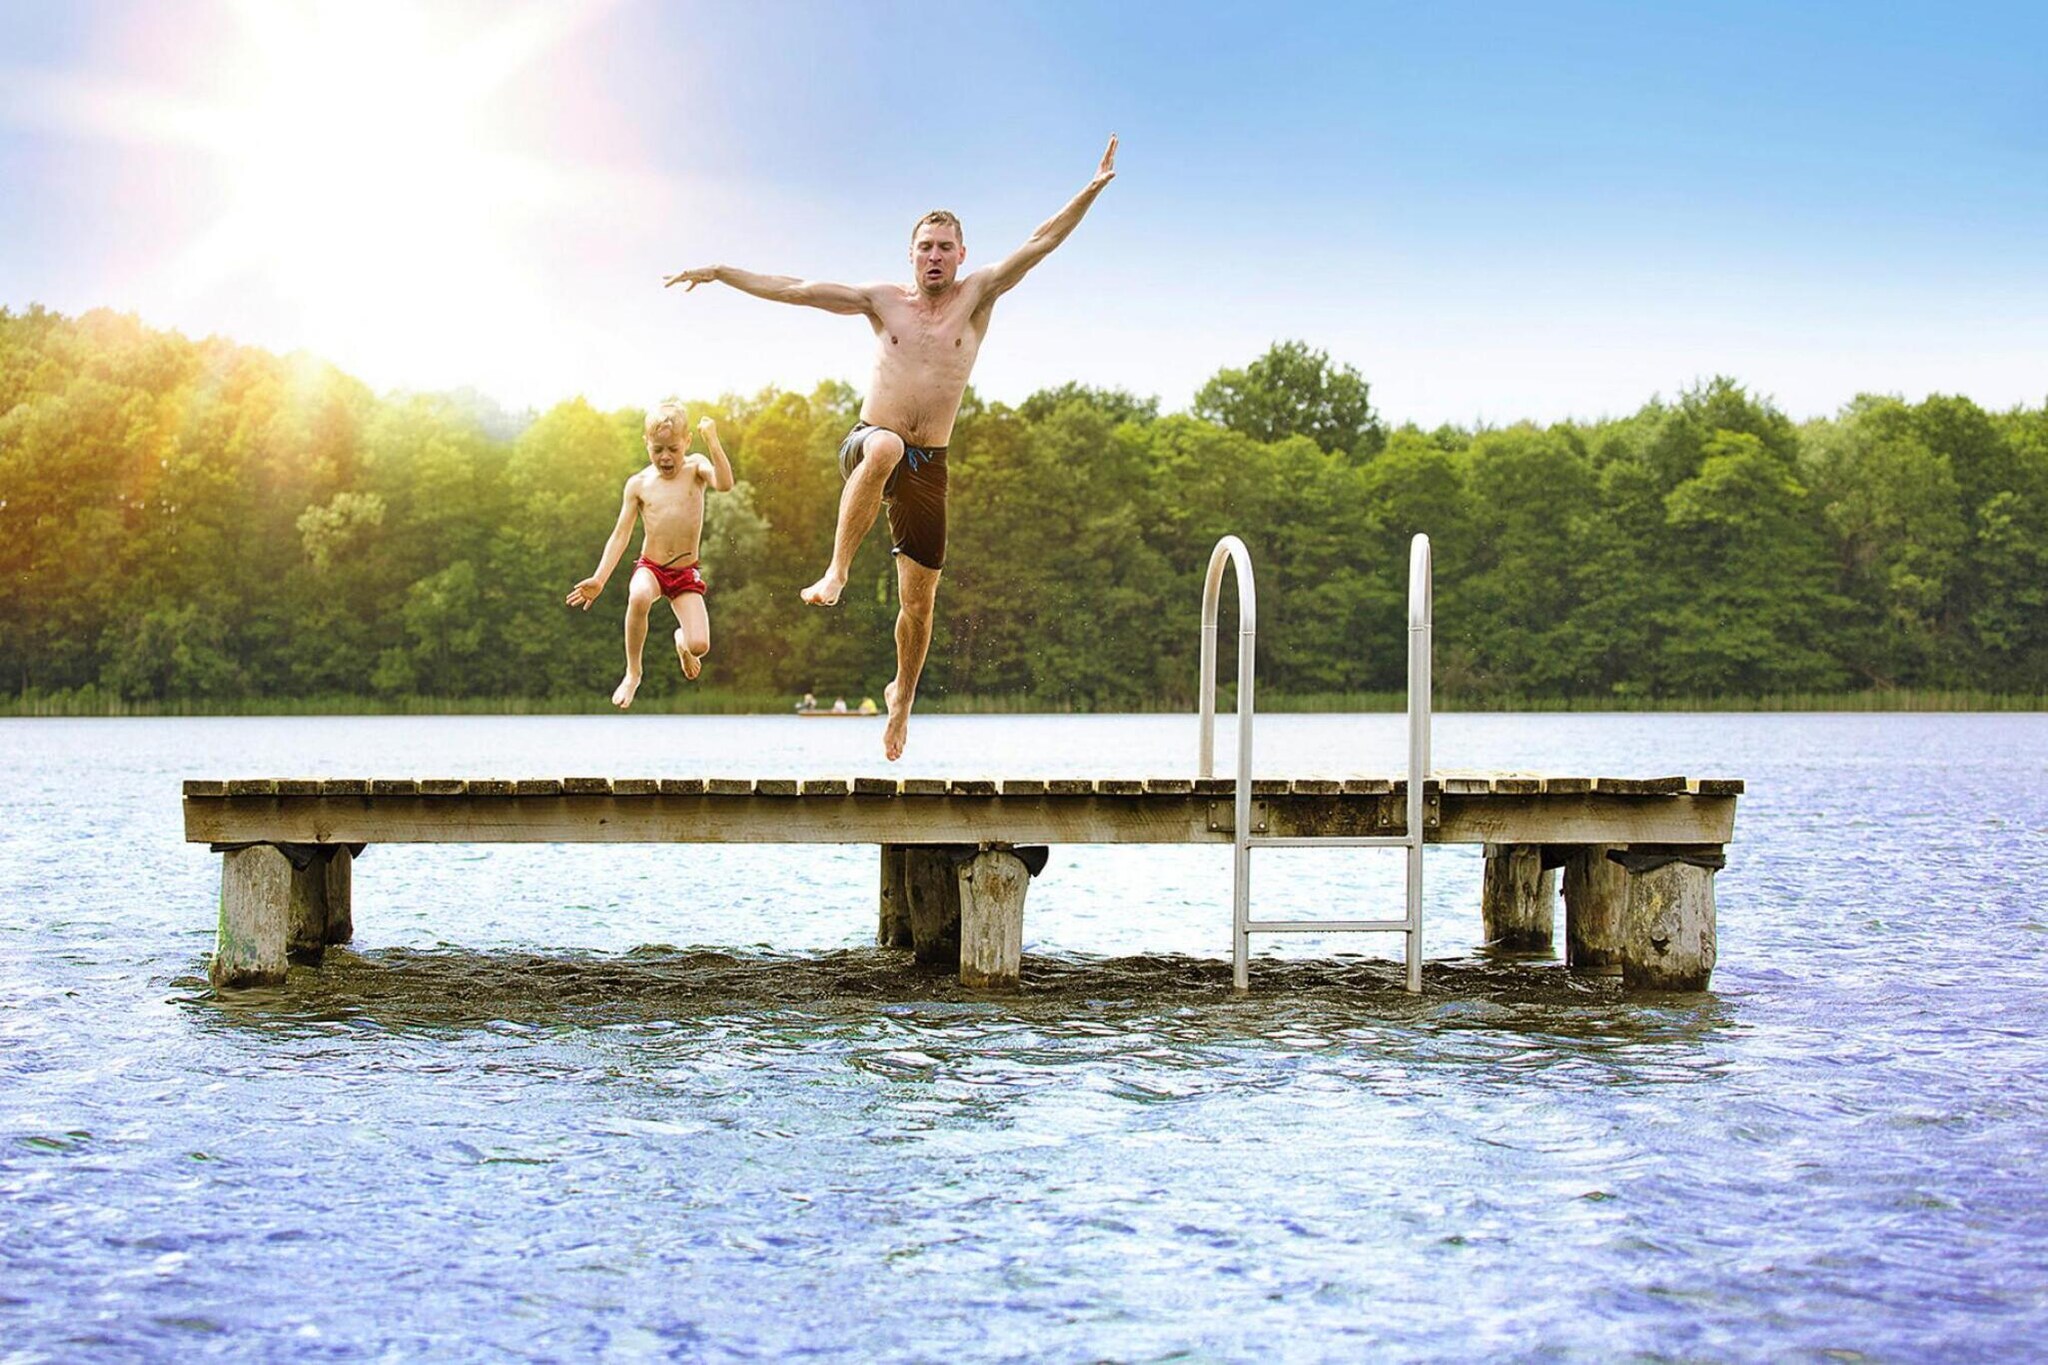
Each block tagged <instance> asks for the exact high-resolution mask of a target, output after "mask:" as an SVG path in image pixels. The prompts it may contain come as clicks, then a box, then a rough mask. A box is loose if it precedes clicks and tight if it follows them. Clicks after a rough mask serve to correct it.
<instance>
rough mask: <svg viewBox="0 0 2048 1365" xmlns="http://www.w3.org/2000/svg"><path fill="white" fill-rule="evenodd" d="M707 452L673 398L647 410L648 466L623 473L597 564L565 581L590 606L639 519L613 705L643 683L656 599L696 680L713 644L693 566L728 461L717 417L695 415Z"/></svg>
mask: <svg viewBox="0 0 2048 1365" xmlns="http://www.w3.org/2000/svg"><path fill="white" fill-rule="evenodd" d="M697 431H698V433H699V434H700V435H702V436H703V438H704V445H705V448H706V449H707V450H709V451H710V454H708V455H695V454H690V453H688V452H689V446H690V418H689V414H688V413H686V412H685V411H684V410H683V405H682V404H681V403H679V402H677V401H676V400H675V399H673V398H669V399H664V400H663V401H662V403H661V404H660V406H658V407H656V408H655V409H654V410H653V411H652V412H650V413H648V414H647V423H646V427H645V431H644V435H645V438H646V441H647V468H645V469H643V470H641V471H639V472H638V473H637V474H635V475H633V477H631V478H629V479H627V480H626V494H625V497H624V499H623V500H622V501H621V502H620V504H619V520H618V524H617V525H616V526H614V527H612V534H611V539H609V540H607V541H606V542H605V543H604V554H603V555H602V556H600V557H599V559H598V561H597V572H596V573H593V574H592V575H591V576H590V577H588V578H586V579H584V580H583V581H582V582H581V583H578V584H577V585H576V586H575V587H573V588H571V589H569V596H568V598H567V602H568V604H569V605H570V606H572V607H581V608H582V609H583V610H585V611H589V610H590V604H591V603H592V602H595V601H596V600H597V595H598V594H599V593H601V592H603V591H604V585H605V583H606V582H608V581H609V580H610V578H611V576H612V570H614V569H616V568H617V567H618V566H619V558H620V556H622V555H624V554H625V552H626V542H627V541H628V540H630V539H631V538H632V535H633V523H634V521H635V520H638V521H639V522H640V524H641V527H642V529H643V532H644V534H643V535H642V537H641V541H640V558H639V559H637V560H635V561H634V562H633V579H632V583H631V584H630V585H629V586H628V587H627V589H626V676H625V677H624V678H623V679H621V680H620V682H619V685H618V687H616V688H615V689H613V691H612V705H614V706H616V707H618V708H619V709H620V710H621V711H623V710H625V709H626V708H627V707H629V706H631V705H632V704H633V697H634V694H635V693H637V692H638V691H639V690H640V652H641V646H642V645H644V644H645V643H646V642H647V613H648V612H649V611H650V610H651V609H652V608H653V606H654V599H655V598H657V597H666V598H667V599H668V604H669V607H670V608H671V609H672V610H673V611H674V612H675V614H676V634H675V642H676V659H677V662H679V663H680V664H681V665H682V669H683V676H684V677H685V678H688V679H691V680H695V678H696V677H697V675H698V674H699V673H701V672H703V671H704V656H705V655H706V654H709V653H710V652H711V618H710V615H709V613H707V612H706V611H705V609H704V594H705V591H706V588H707V585H706V584H705V582H704V575H703V573H702V572H701V571H700V570H699V569H698V567H697V555H698V550H699V548H700V542H701V541H702V539H703V535H704V491H705V490H706V489H707V488H708V489H710V490H711V491H712V492H714V493H729V492H731V491H732V483H733V479H732V462H731V461H730V460H728V459H727V458H726V455H725V447H724V446H723V445H721V444H719V441H718V424H717V423H716V422H714V421H712V420H711V419H710V418H709V417H706V418H704V419H703V420H702V421H700V422H698V423H697Z"/></svg>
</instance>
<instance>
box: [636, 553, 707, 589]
mask: <svg viewBox="0 0 2048 1365" xmlns="http://www.w3.org/2000/svg"><path fill="white" fill-rule="evenodd" d="M633 567H634V568H636V569H646V570H647V571H648V572H650V573H652V574H653V575H654V581H655V582H657V583H659V584H660V585H661V595H662V596H663V597H668V598H676V597H681V596H682V595H683V594H684V593H686V592H693V593H696V594H697V596H699V597H702V596H703V595H704V588H705V584H704V575H703V574H701V573H698V572H697V566H696V565H695V564H685V565H683V566H682V567H681V568H679V569H665V568H663V567H662V566H661V565H659V564H657V563H655V562H654V561H653V560H651V559H649V558H648V557H647V556H646V555H641V556H640V557H639V558H638V559H636V560H634V561H633Z"/></svg>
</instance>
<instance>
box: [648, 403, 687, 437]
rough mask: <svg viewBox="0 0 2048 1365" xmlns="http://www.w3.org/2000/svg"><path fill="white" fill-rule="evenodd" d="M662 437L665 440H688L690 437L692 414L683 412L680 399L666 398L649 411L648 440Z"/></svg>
mask: <svg viewBox="0 0 2048 1365" xmlns="http://www.w3.org/2000/svg"><path fill="white" fill-rule="evenodd" d="M656 436H660V437H662V438H663V439H665V440H671V441H674V440H685V441H686V440H688V439H689V437H690V414H689V413H687V412H685V411H684V410H683V400H682V399H680V398H664V399H662V400H661V401H660V402H659V403H657V404H655V405H654V406H653V407H651V408H649V409H648V410H647V438H648V439H649V440H652V439H654V438H655V437H656Z"/></svg>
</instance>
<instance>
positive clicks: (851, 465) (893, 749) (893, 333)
mask: <svg viewBox="0 0 2048 1365" xmlns="http://www.w3.org/2000/svg"><path fill="white" fill-rule="evenodd" d="M1115 178H1116V138H1115V136H1114V135H1112V136H1111V137H1110V139H1109V147H1108V149H1107V150H1106V151H1104V152H1103V154H1102V164H1101V165H1100V166H1099V167H1097V168H1096V171H1095V178H1094V179H1093V180H1091V181H1089V182H1088V184H1087V186H1086V187H1085V188H1084V189H1082V191H1081V192H1080V193H1079V194H1077V195H1075V196H1074V197H1073V199H1071V200H1070V201H1068V203H1067V206H1066V207H1065V208H1063V209H1061V210H1060V211H1059V212H1058V213H1056V214H1054V215H1053V216H1052V217H1050V218H1048V219H1046V220H1045V221H1044V222H1043V223H1041V224H1039V226H1038V230H1037V231H1036V232H1033V233H1032V234H1031V236H1030V237H1029V238H1027V239H1026V240H1025V242H1024V244H1023V245H1022V246H1020V247H1018V248H1017V249H1016V250H1015V251H1013V252H1011V253H1010V254H1009V255H1008V256H1005V257H1004V258H1003V259H1002V260H1000V261H998V262H996V263H995V264H994V265H992V266H990V267H988V268H987V269H985V270H977V271H974V272H973V273H972V274H970V275H968V276H966V277H965V278H964V279H963V278H959V272H960V266H961V264H962V262H964V261H965V260H966V259H967V247H966V238H965V234H964V233H963V232H962V231H961V228H960V220H959V219H958V218H956V217H955V216H953V214H951V213H949V212H947V211H946V210H944V209H935V210H933V211H932V212H930V213H927V214H926V215H925V216H924V217H922V218H920V219H918V220H917V224H916V226H914V227H913V228H912V229H911V234H910V266H911V271H912V279H911V282H910V284H908V285H902V284H862V285H847V284H826V283H820V282H815V281H809V280H799V279H796V278H793V277H791V276H786V275H756V274H754V273H753V272H752V271H747V270H740V269H737V268H735V267H733V266H729V265H707V266H699V267H697V268H695V269H691V270H684V271H681V272H679V273H677V274H674V275H670V276H668V277H667V278H666V280H665V281H664V284H665V285H675V284H680V285H682V286H684V288H685V290H686V291H687V290H690V289H695V288H696V287H697V286H698V285H700V284H711V283H714V282H715V283H718V284H724V285H730V286H731V287H732V288H734V289H738V290H740V291H742V292H743V293H748V294H752V295H753V296H754V297H756V298H761V299H768V300H771V301H773V302H776V303H794V304H802V305H804V306H806V307H810V308H822V309H824V310H825V311H826V312H828V313H844V314H848V315H851V316H857V317H862V318H865V319H867V323H868V326H869V327H871V328H873V329H874V333H875V372H874V378H873V380H872V381H871V382H870V383H869V385H868V394H867V398H866V400H865V401H864V402H863V403H862V404H861V410H860V422H859V423H858V424H857V425H856V426H855V427H854V429H853V430H852V431H850V432H848V433H847V436H846V439H845V441H844V442H843V443H841V445H840V447H839V472H840V475H841V477H842V478H844V479H845V480H846V488H845V490H844V491H843V492H842V493H841V494H840V497H839V522H838V527H837V529H836V531H835V533H834V535H833V540H832V562H831V564H830V566H829V567H827V568H826V570H825V576H824V577H823V578H820V579H819V580H818V581H817V582H815V583H813V584H811V585H810V586H809V587H808V588H805V589H804V590H803V592H802V594H801V595H802V597H803V599H804V601H806V602H809V603H811V604H812V605H813V606H820V607H829V606H832V605H833V604H835V603H836V602H838V601H839V594H840V592H841V591H842V590H844V588H845V587H846V576H847V574H848V573H849V572H851V571H852V567H853V554H854V551H855V550H858V549H859V548H860V543H861V541H862V539H863V538H865V537H866V535H867V533H868V529H869V528H870V527H871V526H873V525H874V524H875V514H876V512H877V511H878V510H879V509H881V508H882V507H883V506H885V505H886V506H887V507H888V509H889V538H890V541H891V543H892V544H893V546H894V549H895V554H896V585H897V596H898V597H899V598H900V600H901V603H902V605H901V608H900V610H899V611H898V612H897V615H896V676H895V678H894V679H893V680H891V681H890V683H889V685H888V686H887V687H885V688H883V689H882V700H883V702H884V703H886V704H887V706H888V708H889V723H888V724H887V725H886V726H884V727H883V729H882V752H883V753H884V754H885V755H887V756H888V758H889V759H890V760H891V761H893V760H895V759H898V758H901V757H902V756H903V746H904V744H905V743H906V742H907V741H908V738H909V726H910V711H911V708H912V706H913V705H915V704H916V701H917V680H918V676H919V674H920V673H922V672H923V670H924V656H925V651H926V650H927V649H928V648H929V647H930V645H931V636H932V606H933V602H934V601H935V599H936V598H937V596H938V591H939V571H940V570H941V569H942V568H943V567H944V566H945V562H946V443H947V442H948V441H949V440H951V439H952V435H953V419H954V417H955V416H957V415H958V413H959V411H960V400H961V397H962V396H963V395H964V394H965V393H966V391H967V378H968V375H969V374H971V373H972V372H973V370H974V360H975V357H976V356H977V355H978V354H979V353H980V351H981V341H982V338H983V337H984V336H986V335H987V334H988V324H989V315H990V314H991V313H992V312H993V311H994V309H995V306H996V300H997V299H1000V298H1001V297H1002V296H1003V295H1004V294H1006V293H1008V292H1009V291H1010V290H1012V289H1014V288H1015V287H1016V286H1017V285H1018V284H1019V283H1020V282H1021V281H1022V280H1023V278H1024V276H1025V275H1026V274H1028V273H1029V272H1030V270H1031V268H1032V267H1033V266H1035V265H1037V264H1038V263H1039V262H1040V261H1042V260H1044V259H1045V258H1046V257H1047V256H1048V255H1050V254H1051V252H1052V250H1053V248H1054V247H1056V246H1058V245H1059V244H1060V243H1061V242H1064V241H1065V240H1067V236H1068V234H1070V233H1072V232H1073V230H1074V229H1075V228H1076V227H1078V226H1080V223H1081V218H1082V215H1084V214H1086V213H1087V212H1088V207H1089V205H1091V204H1093V203H1094V202H1095V198H1096V196H1097V195H1099V194H1101V193H1102V190H1103V187H1104V186H1105V185H1107V184H1109V182H1110V181H1111V180H1113V179H1115Z"/></svg>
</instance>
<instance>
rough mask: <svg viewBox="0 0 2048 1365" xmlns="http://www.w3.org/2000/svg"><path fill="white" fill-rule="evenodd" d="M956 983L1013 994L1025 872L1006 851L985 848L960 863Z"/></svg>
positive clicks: (1026, 883) (1020, 951) (1021, 932)
mask: <svg viewBox="0 0 2048 1365" xmlns="http://www.w3.org/2000/svg"><path fill="white" fill-rule="evenodd" d="M959 877H960V984H961V985H963V986H973V987H979V988H982V989H994V990H1014V989H1016V987H1017V985H1018V982H1019V968H1020V966H1021V963H1022V960H1023V956H1024V893H1025V892H1026V891H1027V890H1029V889H1030V886H1031V870H1030V869H1029V868H1028V867H1026V866H1025V865H1024V860H1023V859H1022V858H1020V857H1018V856H1017V855H1016V854H1015V853H1014V852H1012V851H1011V850H1009V849H1007V848H985V849H982V850H981V851H980V852H978V853H976V854H975V855H974V857H973V858H972V859H971V860H969V861H967V862H964V863H962V864H960V869H959Z"/></svg>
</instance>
